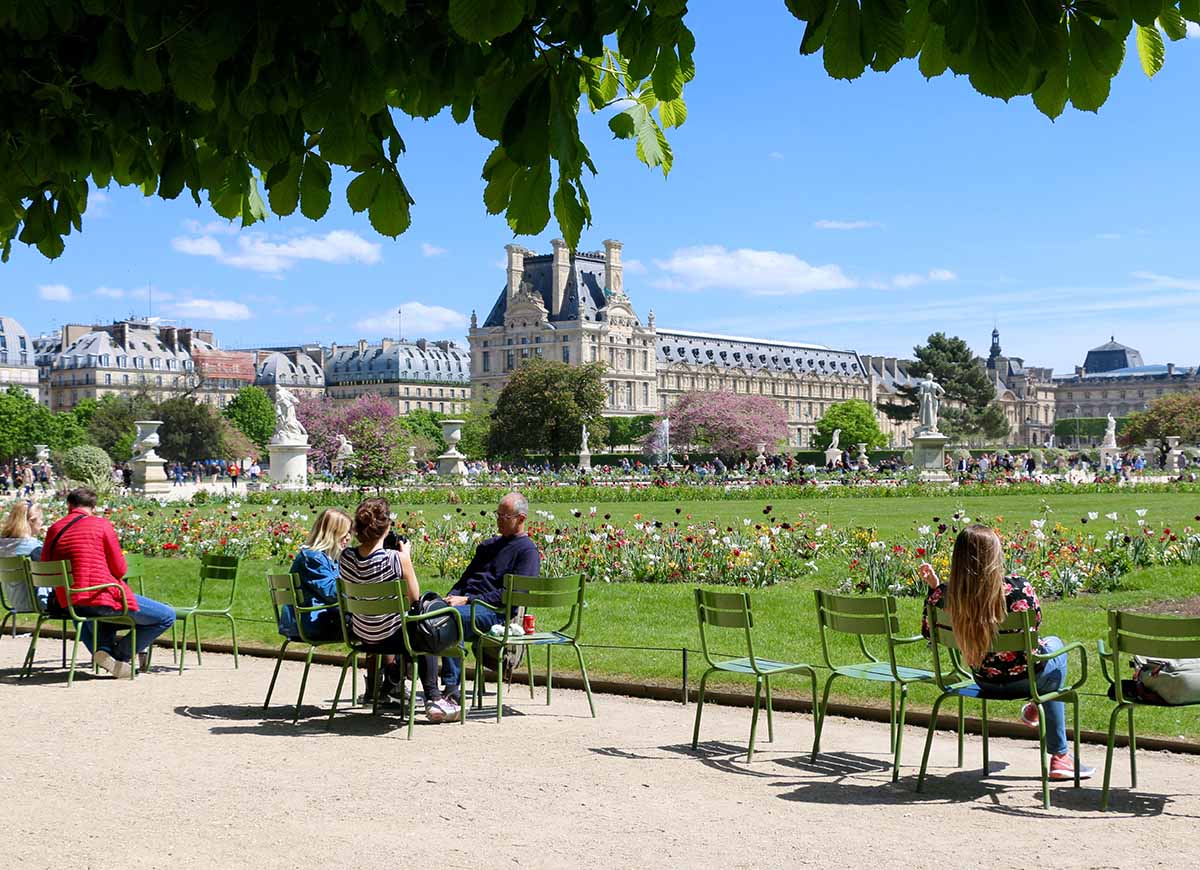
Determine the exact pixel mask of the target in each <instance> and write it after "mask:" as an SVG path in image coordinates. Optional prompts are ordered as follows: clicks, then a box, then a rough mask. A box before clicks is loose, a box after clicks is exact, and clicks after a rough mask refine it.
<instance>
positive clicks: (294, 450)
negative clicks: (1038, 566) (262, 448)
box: [267, 444, 312, 489]
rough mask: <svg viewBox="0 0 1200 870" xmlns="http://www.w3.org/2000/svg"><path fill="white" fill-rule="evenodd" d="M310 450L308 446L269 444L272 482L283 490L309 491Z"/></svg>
mask: <svg viewBox="0 0 1200 870" xmlns="http://www.w3.org/2000/svg"><path fill="white" fill-rule="evenodd" d="M310 450H312V448H311V447H309V446H308V445H307V444H268V445H267V452H268V453H269V454H270V456H271V480H272V481H273V482H274V483H276V484H278V485H279V486H280V487H282V488H283V489H307V488H308V454H309V451H310Z"/></svg>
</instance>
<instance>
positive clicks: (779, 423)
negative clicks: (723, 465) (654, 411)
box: [667, 392, 787, 456]
mask: <svg viewBox="0 0 1200 870" xmlns="http://www.w3.org/2000/svg"><path fill="white" fill-rule="evenodd" d="M667 419H668V420H670V422H671V444H672V445H673V446H678V447H682V446H683V445H685V444H690V445H692V446H694V447H704V448H707V449H709V450H711V451H713V452H714V453H719V454H721V455H723V456H732V455H735V454H738V453H749V452H752V451H756V450H757V449H758V445H759V444H765V445H766V447H767V450H768V451H770V450H772V449H773V448H775V447H776V446H777V445H778V444H779V442H781V441H784V440H786V439H787V417H786V416H785V415H784V413H783V408H781V407H780V406H779V404H778V403H777V402H775V401H773V400H771V399H768V398H767V397H766V396H755V395H744V394H742V393H729V392H695V393H685V394H684V396H683V397H682V398H681V399H680V400H679V401H678V402H676V403H675V404H674V405H672V406H671V408H670V410H668V411H667Z"/></svg>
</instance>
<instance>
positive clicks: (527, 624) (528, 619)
mask: <svg viewBox="0 0 1200 870" xmlns="http://www.w3.org/2000/svg"><path fill="white" fill-rule="evenodd" d="M521 625H522V626H523V627H524V628H525V633H526V634H534V633H535V632H536V629H535V628H534V627H533V614H532V613H526V614H525V616H524V618H523V619H522V620H521Z"/></svg>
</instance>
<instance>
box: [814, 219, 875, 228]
mask: <svg viewBox="0 0 1200 870" xmlns="http://www.w3.org/2000/svg"><path fill="white" fill-rule="evenodd" d="M813 226H814V227H816V228H817V229H819V230H871V229H875V228H877V227H881V226H883V224H881V223H880V222H879V221H836V220H819V221H813Z"/></svg>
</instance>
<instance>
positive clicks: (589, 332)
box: [470, 239, 870, 447]
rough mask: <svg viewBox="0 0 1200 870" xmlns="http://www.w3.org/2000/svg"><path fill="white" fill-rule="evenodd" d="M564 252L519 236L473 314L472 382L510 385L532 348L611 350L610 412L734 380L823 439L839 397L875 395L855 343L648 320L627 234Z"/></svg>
mask: <svg viewBox="0 0 1200 870" xmlns="http://www.w3.org/2000/svg"><path fill="white" fill-rule="evenodd" d="M551 244H552V246H553V253H551V254H534V253H533V252H532V251H528V250H526V249H524V248H522V247H521V246H519V245H508V246H507V247H506V249H505V250H506V252H507V270H506V281H505V285H504V289H503V290H502V291H501V293H500V295H499V297H498V298H497V300H496V303H495V304H494V305H493V306H492V308H491V311H490V312H489V313H488V315H487V317H486V318H484V321H483V323H482V324H480V323H479V322H478V320H477V318H476V316H475V315H474V314H472V316H471V330H470V345H471V383H472V386H473V387H474V388H475V389H477V390H492V391H499V390H500V389H501V388H502V387H503V386H504V384H505V382H506V381H507V380H508V376H509V374H510V373H511V372H512V371H514V370H515V369H516V368H517V367H518V366H519V365H520V364H521V361H522V360H526V359H531V358H534V357H541V358H544V359H552V360H559V361H561V362H565V363H569V364H571V365H579V364H583V363H590V362H602V363H604V364H605V366H606V371H605V374H604V382H605V384H606V386H607V390H608V402H607V404H606V406H605V409H604V413H605V414H606V415H608V416H636V415H643V414H657V413H660V412H662V411H664V410H666V409H667V408H668V407H669V406H670V404H671V403H672V402H674V401H675V400H676V399H677V398H678V397H679V396H681V395H682V394H683V393H685V392H688V391H692V390H711V391H715V390H728V391H730V392H740V393H755V394H758V395H764V396H770V397H771V398H773V399H774V400H775V401H777V402H779V404H780V405H781V406H782V407H783V408H784V411H785V413H786V415H787V420H788V441H789V444H791V445H792V446H794V447H807V446H809V444H810V443H811V439H812V433H813V432H814V431H815V424H816V421H817V420H818V419H820V417H821V415H822V414H823V413H824V412H825V410H826V409H827V408H828V407H829V405H830V404H832V403H834V402H839V401H843V400H845V399H855V398H857V399H866V398H868V395H869V391H870V385H869V382H868V379H867V376H866V370H865V369H864V367H863V365H862V362H861V360H859V358H858V355H857V354H856V353H854V352H853V351H842V350H834V349H832V348H828V347H825V346H823V345H816V344H798V343H792V342H782V341H773V340H767V339H757V338H739V337H735V336H725V335H717V334H708V333H698V332H689V331H683V330H672V329H660V328H658V327H657V326H656V324H655V319H654V312H653V311H650V312H648V313H647V315H646V318H645V320H643V319H642V318H641V317H640V316H639V315H638V313H637V312H636V310H635V309H634V306H633V302H632V300H631V299H630V297H629V295H628V293H627V292H626V290H625V282H624V275H623V271H624V270H623V266H622V262H621V250H622V245H621V243H620V242H618V241H614V240H611V239H610V240H607V241H605V242H604V250H603V251H602V252H601V251H594V252H585V251H571V250H570V249H569V248H568V247H567V245H566V243H565V242H563V241H562V240H561V239H555V240H554V241H553V242H552V243H551Z"/></svg>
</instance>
